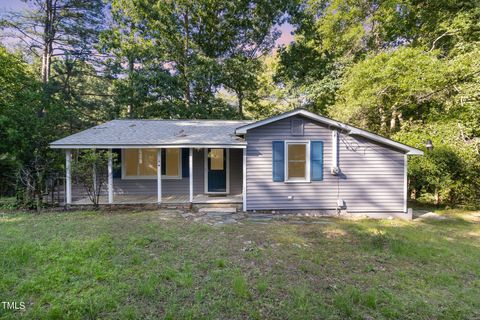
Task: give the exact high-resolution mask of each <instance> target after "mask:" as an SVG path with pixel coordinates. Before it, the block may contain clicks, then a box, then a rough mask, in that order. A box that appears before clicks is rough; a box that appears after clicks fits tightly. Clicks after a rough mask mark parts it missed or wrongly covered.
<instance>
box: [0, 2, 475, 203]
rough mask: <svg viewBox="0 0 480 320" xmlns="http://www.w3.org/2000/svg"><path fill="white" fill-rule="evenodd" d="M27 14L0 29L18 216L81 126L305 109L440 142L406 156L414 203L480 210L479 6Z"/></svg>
mask: <svg viewBox="0 0 480 320" xmlns="http://www.w3.org/2000/svg"><path fill="white" fill-rule="evenodd" d="M27 2H28V9H22V10H16V11H12V12H3V13H2V15H1V18H0V19H1V20H0V26H1V40H2V45H1V46H0V65H1V66H0V92H1V94H0V141H1V143H0V194H1V195H10V196H12V195H16V197H17V203H18V205H19V206H23V207H30V208H33V207H37V206H40V205H41V204H42V197H43V194H44V192H45V188H46V183H47V181H49V179H50V178H51V177H54V176H56V175H61V174H63V172H64V169H63V166H64V155H63V154H62V153H61V152H59V151H55V150H51V149H49V148H48V144H49V143H50V142H52V141H54V140H55V139H58V138H61V137H64V136H66V135H69V134H72V133H75V132H78V131H79V130H82V129H85V128H87V127H90V126H93V125H96V124H99V123H102V122H105V121H108V120H111V119H116V118H162V119H179V118H188V119H203V118H208V119H216V118H222V119H224V118H229V119H238V118H247V119H261V118H264V117H267V116H271V115H275V114H278V113H281V112H284V111H287V110H290V109H293V108H296V107H304V108H307V109H309V110H311V111H314V112H317V113H319V114H322V115H325V116H328V117H332V118H334V119H338V120H341V121H345V122H348V123H351V124H353V125H356V126H359V127H361V128H364V129H367V130H371V131H373V132H376V133H379V134H381V135H384V136H387V137H390V138H392V139H395V140H397V141H400V142H403V143H406V144H409V145H411V146H414V147H417V148H420V149H423V150H425V143H426V141H427V140H428V139H430V140H432V142H433V145H434V148H433V150H431V151H426V150H425V151H426V153H425V156H423V157H411V158H410V161H409V165H410V166H409V171H408V174H409V193H410V195H411V197H412V198H416V199H418V200H421V201H424V202H431V203H435V204H448V205H468V206H479V205H480V203H479V202H480V200H479V199H480V155H479V153H480V1H477V0H462V1H458V0H437V1H422V0H400V1H391V0H329V1H326V0H303V1H302V0H258V1H249V0H232V1H225V0H195V1H193V0H177V1H171V0H163V1H162V0H160V1H153V0H130V1H128V0H113V1H103V0H88V1H87V0H85V1H82V0H33V1H27ZM285 23H288V24H290V25H291V26H292V27H293V32H294V33H293V41H292V42H291V43H289V44H286V45H283V46H280V47H277V46H275V40H276V39H277V38H278V37H279V36H280V32H279V30H278V26H279V25H281V24H285ZM372 183H374V182H372Z"/></svg>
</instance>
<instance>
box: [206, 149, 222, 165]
mask: <svg viewBox="0 0 480 320" xmlns="http://www.w3.org/2000/svg"><path fill="white" fill-rule="evenodd" d="M209 156H210V170H223V168H224V159H223V149H210V155H209Z"/></svg>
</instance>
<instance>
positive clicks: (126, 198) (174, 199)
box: [71, 194, 242, 206]
mask: <svg viewBox="0 0 480 320" xmlns="http://www.w3.org/2000/svg"><path fill="white" fill-rule="evenodd" d="M156 203H157V196H155V195H115V201H114V203H113V204H114V205H117V204H118V205H124V204H156ZM188 203H190V199H189V195H188V194H184V195H183V194H182V195H163V196H162V204H188ZM192 203H193V204H238V203H242V195H241V194H236V195H226V196H211V195H205V194H197V195H194V196H193V201H192ZM91 204H92V202H91V201H90V199H89V198H88V197H84V198H81V199H78V200H76V201H72V203H71V205H73V206H75V205H82V206H83V205H91ZM100 204H102V205H105V204H109V202H108V196H100Z"/></svg>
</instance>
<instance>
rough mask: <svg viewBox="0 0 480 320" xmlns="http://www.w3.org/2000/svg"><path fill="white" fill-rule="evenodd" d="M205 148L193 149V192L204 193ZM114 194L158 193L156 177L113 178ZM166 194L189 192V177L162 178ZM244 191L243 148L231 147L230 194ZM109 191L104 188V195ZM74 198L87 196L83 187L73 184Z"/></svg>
mask: <svg viewBox="0 0 480 320" xmlns="http://www.w3.org/2000/svg"><path fill="white" fill-rule="evenodd" d="M204 152H205V151H204V149H199V150H196V149H193V193H194V194H202V193H204V190H205V189H204V188H205V184H204V182H205V174H204V168H205V167H204ZM113 192H114V194H125V195H157V180H156V179H125V180H123V179H119V178H116V179H114V180H113ZM162 192H163V194H164V195H181V194H189V178H182V179H162ZM241 193H242V150H241V149H230V194H241ZM106 194H107V191H106V190H103V191H102V195H106ZM72 195H73V200H74V201H75V200H78V199H80V198H83V197H85V196H86V194H85V192H84V190H83V187H82V186H79V185H75V184H74V185H73V186H72Z"/></svg>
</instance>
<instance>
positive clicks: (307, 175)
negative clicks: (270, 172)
mask: <svg viewBox="0 0 480 320" xmlns="http://www.w3.org/2000/svg"><path fill="white" fill-rule="evenodd" d="M289 144H304V145H305V149H306V150H305V152H306V154H305V179H289V178H288V145H289ZM284 153H285V154H284V156H283V158H284V162H285V178H284V182H285V183H305V182H311V177H310V140H285V141H284Z"/></svg>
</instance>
